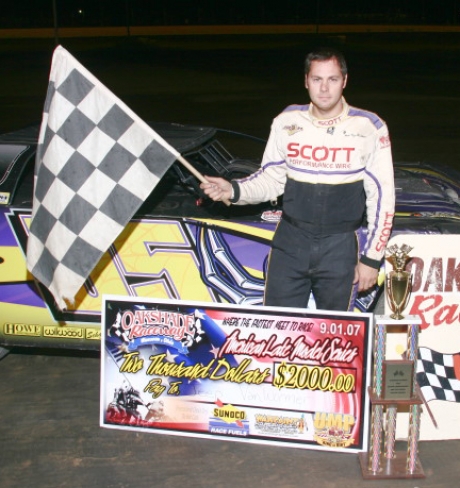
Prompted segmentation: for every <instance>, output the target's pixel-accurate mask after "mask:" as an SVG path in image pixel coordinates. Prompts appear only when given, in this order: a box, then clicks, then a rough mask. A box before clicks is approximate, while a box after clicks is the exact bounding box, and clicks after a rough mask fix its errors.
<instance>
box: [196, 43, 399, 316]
mask: <svg viewBox="0 0 460 488" xmlns="http://www.w3.org/2000/svg"><path fill="white" fill-rule="evenodd" d="M347 78H348V74H347V65H346V62H345V59H344V57H343V55H342V54H341V53H340V52H338V51H335V50H332V49H321V50H318V51H315V52H312V53H310V54H309V55H308V56H307V58H306V61H305V86H306V88H307V90H308V93H309V96H310V103H309V104H307V105H291V106H289V107H287V108H286V109H285V110H284V111H283V112H282V113H281V114H280V115H278V117H276V118H275V119H274V121H273V124H272V128H271V133H270V136H269V139H268V142H267V146H266V148H265V152H264V156H263V159H262V165H261V168H260V170H258V171H257V172H256V173H254V174H252V175H250V176H249V177H247V178H244V179H240V180H234V181H232V182H229V181H226V180H224V179H222V178H217V177H207V180H208V183H202V184H201V188H202V189H203V191H204V193H205V194H206V195H208V196H209V197H210V198H212V199H213V200H216V201H218V200H223V199H227V200H230V201H231V202H232V203H235V204H239V205H243V204H253V203H259V202H261V201H267V200H271V199H274V198H276V197H278V196H279V195H281V194H284V196H283V213H282V218H281V221H280V223H279V225H278V227H277V229H276V232H275V236H274V238H273V242H272V250H271V252H270V258H269V267H268V273H267V279H266V286H265V297H264V303H265V305H272V306H286V307H306V306H307V304H308V300H309V296H310V293H311V292H312V293H313V296H314V298H315V301H316V306H317V308H320V309H325V310H349V309H350V308H352V305H353V304H352V297H353V290H354V289H355V288H354V285H356V288H357V290H358V291H365V290H369V289H370V288H371V287H372V286H373V285H375V283H376V281H377V276H378V269H379V267H380V264H381V260H382V258H383V256H384V251H385V246H386V243H387V240H388V237H389V235H390V230H391V225H392V220H393V215H394V180H393V162H392V156H391V146H390V138H389V134H388V129H387V126H386V124H385V122H384V121H383V120H381V119H380V118H379V117H378V116H377V115H375V114H373V113H370V112H367V111H364V110H361V109H357V108H354V107H351V106H349V105H348V104H347V102H346V101H345V99H344V98H343V96H342V92H343V90H344V88H345V86H346V84H347ZM364 222H367V235H366V239H365V242H364V243H363V244H362V245H361V246H360V245H359V243H358V238H357V230H358V229H359V228H360V227H361V226H362V224H363V223H364Z"/></svg>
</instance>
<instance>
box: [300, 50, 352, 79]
mask: <svg viewBox="0 0 460 488" xmlns="http://www.w3.org/2000/svg"><path fill="white" fill-rule="evenodd" d="M329 59H336V60H337V62H338V63H339V66H340V71H341V72H342V75H343V76H346V75H347V73H348V67H347V62H346V61H345V57H344V55H343V54H342V53H341V52H340V51H338V50H337V49H333V48H329V47H322V48H319V49H315V50H314V51H312V52H311V53H309V54H308V55H307V57H306V58H305V74H306V75H308V73H309V72H310V69H311V63H312V62H313V61H329Z"/></svg>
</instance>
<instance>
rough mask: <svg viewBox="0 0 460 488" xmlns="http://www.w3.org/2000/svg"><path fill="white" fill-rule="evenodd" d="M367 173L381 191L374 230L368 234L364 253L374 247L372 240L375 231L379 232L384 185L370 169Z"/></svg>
mask: <svg viewBox="0 0 460 488" xmlns="http://www.w3.org/2000/svg"><path fill="white" fill-rule="evenodd" d="M366 174H367V175H368V176H369V177H370V178H372V180H373V181H374V183H375V185H376V186H377V189H378V192H379V197H378V200H377V209H376V211H375V222H374V229H373V231H372V235H370V236H368V239H367V243H366V246H365V247H364V249H363V254H366V252H367V251H368V250H369V249H370V248H371V247H372V242H373V241H374V239H375V233H376V232H377V229H378V223H379V222H380V211H381V204H382V187H381V185H380V182H379V180H378V179H377V178H376V177H375V176H374V175H373V174H372V173H369V171H366Z"/></svg>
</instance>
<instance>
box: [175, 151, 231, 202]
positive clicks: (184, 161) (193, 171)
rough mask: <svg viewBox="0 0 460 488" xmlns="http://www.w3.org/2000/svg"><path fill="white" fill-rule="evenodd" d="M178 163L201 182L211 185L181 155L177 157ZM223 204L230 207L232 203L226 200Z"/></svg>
mask: <svg viewBox="0 0 460 488" xmlns="http://www.w3.org/2000/svg"><path fill="white" fill-rule="evenodd" d="M177 159H178V161H180V162H181V163H182V164H183V165H184V166H185V167H186V168H187V169H188V170H189V171H190V173H192V174H193V175H194V176H196V178H197V179H198V180H200V181H201V183H209V181H208V180H207V179H206V178H205V177H204V176H203V175H202V174H201V173H200V172H199V171H198V170H197V169H196V168H194V167H193V166H192V165H191V164H190V163H189V162H188V161H187V160H186V159H185V158H184V157H183V156H182V155H181V154H178V155H177ZM222 202H224V203H225V205H228V206H230V205H231V203H230V201H229V200H227V199H226V198H224V199H223V200H222Z"/></svg>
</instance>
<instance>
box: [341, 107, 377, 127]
mask: <svg viewBox="0 0 460 488" xmlns="http://www.w3.org/2000/svg"><path fill="white" fill-rule="evenodd" d="M348 115H351V116H352V117H366V118H367V119H369V120H370V121H371V122H372V123H373V124H374V126H375V127H376V128H377V129H380V128H381V127H383V121H382V119H381V118H380V117H379V116H378V115H376V114H374V113H372V112H368V111H367V110H361V109H359V108H350V110H349V112H348Z"/></svg>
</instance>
